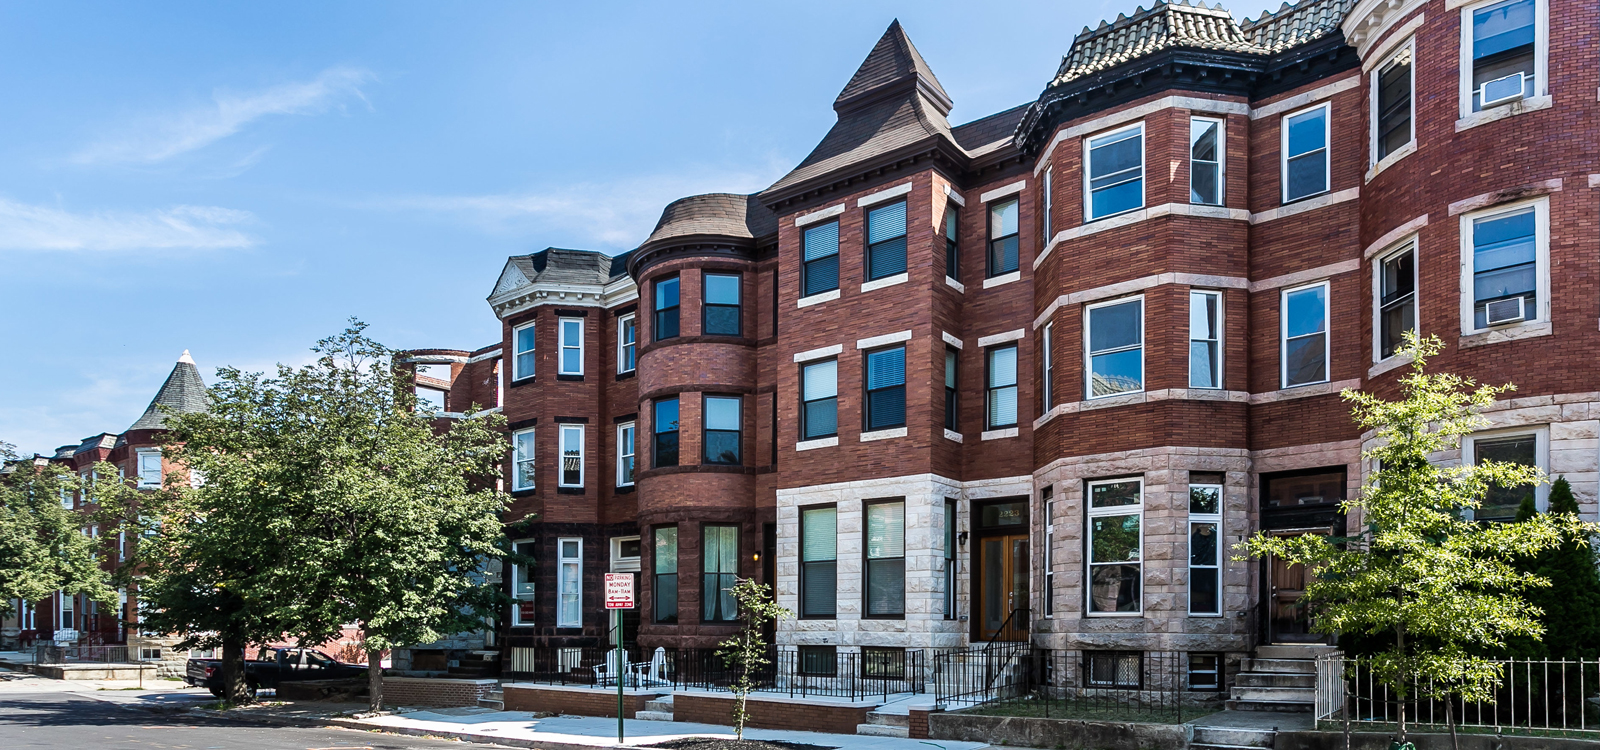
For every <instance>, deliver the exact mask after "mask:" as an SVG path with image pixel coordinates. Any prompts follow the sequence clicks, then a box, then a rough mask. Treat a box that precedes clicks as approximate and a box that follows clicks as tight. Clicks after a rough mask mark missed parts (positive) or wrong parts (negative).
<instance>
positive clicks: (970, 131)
mask: <svg viewBox="0 0 1600 750" xmlns="http://www.w3.org/2000/svg"><path fill="white" fill-rule="evenodd" d="M1032 105H1033V103H1032V102H1029V103H1027V104H1019V105H1017V106H1015V107H1012V108H1011V109H1008V110H1005V111H1003V112H996V113H995V114H992V115H989V116H988V117H982V118H979V119H976V120H973V121H972V122H969V123H966V124H965V125H957V126H955V127H953V128H951V129H950V135H951V136H952V137H954V138H955V140H956V145H958V146H960V147H962V148H964V149H966V150H967V151H977V150H979V149H982V148H983V147H985V146H992V145H994V144H995V143H1005V142H1010V140H1011V134H1012V133H1014V132H1016V130H1017V123H1019V122H1022V116H1023V115H1024V114H1026V113H1027V111H1028V107H1030V106H1032Z"/></svg>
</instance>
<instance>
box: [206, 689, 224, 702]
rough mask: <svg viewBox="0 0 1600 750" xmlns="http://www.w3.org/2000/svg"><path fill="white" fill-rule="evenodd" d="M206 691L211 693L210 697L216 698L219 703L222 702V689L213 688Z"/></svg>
mask: <svg viewBox="0 0 1600 750" xmlns="http://www.w3.org/2000/svg"><path fill="white" fill-rule="evenodd" d="M207 689H208V690H210V691H211V697H213V698H216V699H217V700H219V701H220V700H222V688H219V687H214V688H207Z"/></svg>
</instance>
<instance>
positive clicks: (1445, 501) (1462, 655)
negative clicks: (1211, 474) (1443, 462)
mask: <svg viewBox="0 0 1600 750" xmlns="http://www.w3.org/2000/svg"><path fill="white" fill-rule="evenodd" d="M1443 347H1444V344H1443V342H1441V341H1439V339H1438V338H1437V337H1428V338H1426V339H1419V338H1417V337H1416V336H1415V335H1414V334H1413V335H1411V336H1410V337H1409V338H1408V339H1407V343H1406V345H1405V346H1404V347H1403V348H1402V352H1403V353H1405V354H1409V355H1411V356H1412V358H1413V363H1412V369H1411V372H1410V373H1409V374H1407V375H1405V376H1404V377H1402V378H1401V379H1400V386H1401V390H1402V394H1403V397H1402V398H1401V399H1400V400H1399V401H1385V400H1383V399H1380V398H1378V397H1376V396H1374V395H1371V394H1367V393H1362V392H1358V391H1348V390H1347V391H1345V392H1344V398H1345V399H1346V400H1347V401H1350V402H1352V403H1353V404H1354V408H1353V413H1354V416H1355V419H1356V422H1357V423H1358V424H1359V425H1360V427H1361V428H1362V429H1363V430H1364V431H1371V432H1372V433H1373V434H1374V437H1375V439H1374V440H1373V441H1372V445H1373V447H1371V448H1369V449H1367V450H1366V451H1364V452H1363V454H1362V457H1363V458H1364V459H1365V460H1366V461H1368V462H1369V463H1370V464H1372V465H1376V466H1378V467H1380V468H1379V470H1378V471H1377V472H1376V473H1374V474H1372V475H1371V476H1369V477H1368V479H1367V482H1366V484H1365V485H1364V486H1363V487H1362V489H1361V492H1360V493H1359V494H1358V495H1357V497H1356V498H1355V499H1352V500H1350V501H1347V502H1346V503H1345V504H1344V512H1345V513H1347V514H1349V515H1350V516H1351V517H1352V518H1355V519H1359V522H1360V523H1361V524H1362V526H1363V529H1362V531H1361V532H1360V533H1359V535H1357V536H1355V537H1352V538H1339V539H1330V538H1328V537H1322V536H1315V535H1307V536H1301V537H1290V538H1283V537H1276V538H1275V537H1270V536H1267V535H1265V534H1257V535H1256V536H1255V537H1253V538H1251V539H1250V540H1248V541H1247V542H1245V543H1244V544H1243V545H1241V547H1240V548H1241V549H1243V550H1244V551H1247V552H1248V553H1249V554H1250V555H1252V556H1255V557H1262V556H1266V555H1272V556H1275V557H1279V558H1283V559H1285V560H1288V561H1290V562H1295V563H1300V564H1304V565H1307V566H1309V567H1310V569H1311V570H1313V571H1315V575H1314V576H1313V577H1312V580H1311V581H1310V582H1309V583H1308V584H1307V587H1306V594H1305V600H1306V601H1307V603H1308V604H1309V605H1310V606H1311V608H1312V609H1311V611H1312V627H1313V629H1314V630H1315V631H1316V632H1319V633H1325V634H1332V633H1344V634H1349V635H1352V636H1354V637H1356V638H1363V637H1368V638H1377V637H1385V638H1386V639H1387V644H1386V645H1385V646H1384V648H1383V650H1381V651H1380V652H1379V653H1377V654H1375V655H1374V656H1373V657H1372V665H1373V669H1374V673H1375V674H1376V675H1377V676H1378V677H1379V678H1380V679H1381V680H1382V681H1383V682H1384V684H1386V685H1388V686H1389V688H1390V689H1391V690H1393V691H1394V692H1395V693H1396V694H1397V695H1398V696H1401V697H1405V696H1407V695H1408V694H1409V693H1410V692H1411V686H1412V685H1413V684H1421V685H1424V686H1427V687H1424V688H1423V692H1424V693H1426V694H1428V695H1430V696H1434V697H1441V698H1442V697H1445V696H1446V695H1449V694H1454V695H1458V696H1461V697H1463V698H1465V699H1466V700H1468V701H1481V700H1486V699H1488V698H1489V697H1490V695H1491V693H1492V691H1493V690H1494V688H1495V687H1496V686H1497V685H1498V683H1499V681H1500V679H1501V674H1500V668H1499V666H1498V665H1497V664H1496V663H1495V662H1493V661H1492V660H1490V659H1487V658H1485V657H1483V656H1480V655H1478V654H1481V653H1484V652H1485V651H1488V650H1495V649H1501V648H1504V647H1505V646H1506V641H1507V639H1508V638H1511V637H1516V636H1533V637H1537V636H1539V635H1540V633H1541V628H1540V625H1539V621H1538V618H1539V615H1540V612H1539V609H1538V608H1537V607H1536V606H1534V605H1533V604H1532V603H1530V602H1529V601H1528V599H1527V598H1526V594H1527V592H1529V591H1535V590H1541V589H1544V588H1546V587H1548V586H1549V585H1550V582H1549V580H1548V579H1545V578H1542V577H1539V576H1536V575H1530V574H1528V573H1526V572H1524V571H1521V570H1519V569H1518V568H1517V565H1516V561H1517V559H1518V558H1519V557H1524V556H1533V555H1537V554H1538V553H1539V552H1541V551H1542V550H1547V549H1552V548H1555V547H1557V546H1559V545H1561V544H1563V543H1572V544H1578V545H1583V544H1585V542H1584V541H1583V540H1584V539H1585V538H1586V537H1587V536H1588V535H1590V534H1593V533H1595V532H1596V531H1600V527H1597V526H1596V525H1595V524H1586V523H1582V522H1580V521H1579V520H1578V519H1577V517H1576V516H1572V515H1559V514H1544V515H1540V516H1537V517H1536V518H1533V519H1530V520H1528V521H1526V522H1523V523H1498V524H1497V523H1488V524H1485V523H1480V522H1476V521H1472V520H1467V519H1466V518H1464V512H1465V511H1469V510H1472V509H1475V508H1477V507H1479V503H1480V499H1481V498H1483V497H1484V496H1485V494H1486V493H1487V491H1488V490H1489V489H1490V487H1491V486H1499V487H1516V486H1522V485H1536V484H1539V483H1542V482H1544V481H1545V478H1544V476H1543V475H1542V473H1541V472H1540V471H1539V470H1537V469H1534V468H1531V467H1526V466H1519V465H1513V464H1506V463H1499V462H1493V461H1482V462H1479V463H1477V464H1476V465H1471V464H1467V463H1463V464H1462V465H1457V466H1440V465H1436V464H1433V463H1430V461H1429V457H1430V456H1433V455H1436V454H1439V453H1443V452H1446V451H1451V450H1457V449H1459V447H1460V441H1461V437H1462V436H1464V435H1467V434H1469V433H1472V432H1474V431H1477V430H1481V429H1483V428H1484V427H1486V426H1488V421H1487V420H1486V419H1484V418H1483V417H1482V416H1481V412H1482V411H1483V410H1484V409H1486V408H1488V407H1489V406H1491V405H1492V404H1493V403H1494V402H1495V397H1496V396H1497V395H1498V394H1500V393H1503V392H1506V391H1509V390H1512V386H1509V385H1507V386H1483V385H1478V384H1477V383H1475V382H1474V381H1473V380H1471V379H1470V378H1462V377H1459V376H1456V375H1452V374H1448V373H1443V374H1430V373H1428V372H1427V371H1426V363H1427V360H1428V359H1429V358H1430V357H1432V356H1433V355H1435V354H1437V353H1438V352H1439V351H1441V350H1442V349H1443ZM1414 680H1415V681H1416V683H1414V682H1413V681H1414Z"/></svg>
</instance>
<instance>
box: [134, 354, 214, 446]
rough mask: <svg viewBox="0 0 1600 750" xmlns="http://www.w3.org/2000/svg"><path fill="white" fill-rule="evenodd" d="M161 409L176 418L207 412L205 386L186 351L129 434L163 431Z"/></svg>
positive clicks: (163, 423) (164, 421) (163, 418)
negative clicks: (164, 408)
mask: <svg viewBox="0 0 1600 750" xmlns="http://www.w3.org/2000/svg"><path fill="white" fill-rule="evenodd" d="M163 406H165V407H167V410H168V411H172V412H177V413H179V414H189V413H193V412H201V411H205V410H206V406H207V401H206V384H205V381H204V380H202V379H201V378H200V368H198V367H195V365H194V358H193V357H191V356H189V350H188V349H185V350H183V356H181V357H179V358H178V363H177V364H175V365H173V366H172V372H171V374H169V375H167V382H165V383H162V384H161V390H160V391H157V392H156V397H155V398H154V399H152V400H151V401H150V405H149V406H148V407H145V410H144V414H143V415H142V416H140V417H139V419H138V421H136V422H134V423H133V426H131V427H129V428H128V430H129V431H132V430H159V429H162V428H164V427H166V426H167V420H166V412H164V411H162V409H161V407H163Z"/></svg>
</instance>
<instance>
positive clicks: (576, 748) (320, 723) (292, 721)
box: [184, 708, 637, 750]
mask: <svg viewBox="0 0 1600 750" xmlns="http://www.w3.org/2000/svg"><path fill="white" fill-rule="evenodd" d="M184 713H187V714H192V715H195V716H209V717H212V718H217V719H229V720H234V719H237V720H244V719H255V720H259V721H264V722H267V723H269V724H280V725H283V726H296V727H312V728H316V727H326V726H334V727H340V728H343V729H359V730H361V731H364V732H382V733H388V734H404V735H408V736H411V737H443V738H446V739H452V740H461V741H463V742H471V743H473V744H478V745H497V746H500V747H524V748H532V749H533V750H637V748H636V747H635V746H633V745H618V744H615V743H613V744H610V745H577V744H571V743H565V742H544V741H542V740H523V739H517V738H515V737H492V736H489V735H485V734H473V733H471V732H452V731H448V730H433V729H419V728H416V727H386V726H380V725H376V724H366V723H363V722H360V721H356V720H354V719H309V718H300V717H298V716H270V715H266V714H261V715H255V716H249V715H246V714H234V713H233V712H231V711H216V710H211V709H204V708H191V709H188V710H187V711H184Z"/></svg>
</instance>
